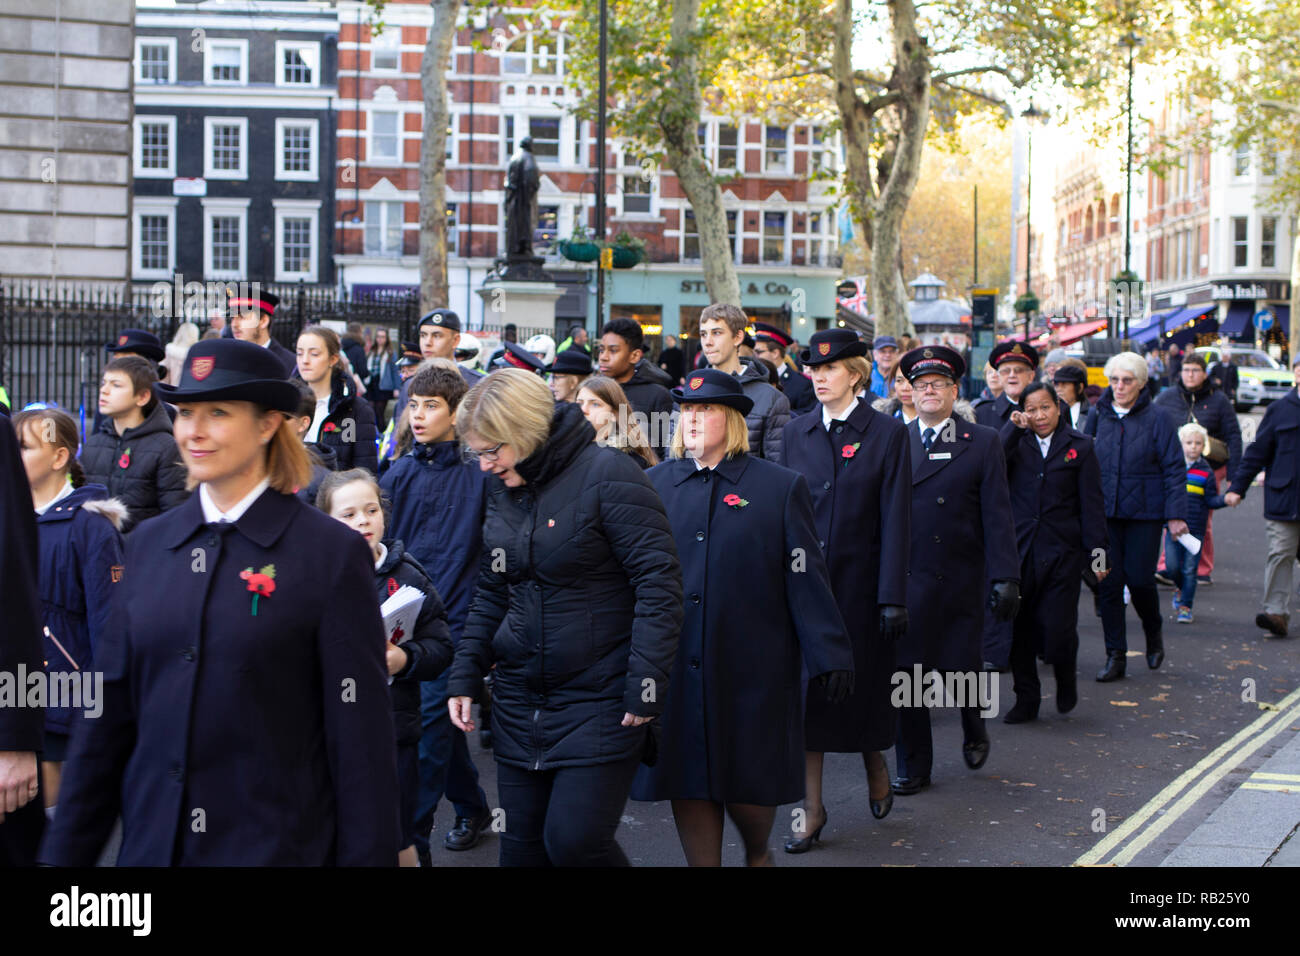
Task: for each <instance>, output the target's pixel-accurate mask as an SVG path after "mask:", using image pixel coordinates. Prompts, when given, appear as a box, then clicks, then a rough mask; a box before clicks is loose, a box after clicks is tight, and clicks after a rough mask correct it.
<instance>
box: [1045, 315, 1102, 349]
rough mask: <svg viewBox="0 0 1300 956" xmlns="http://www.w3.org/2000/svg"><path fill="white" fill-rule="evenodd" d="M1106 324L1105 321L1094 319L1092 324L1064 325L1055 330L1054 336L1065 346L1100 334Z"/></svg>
mask: <svg viewBox="0 0 1300 956" xmlns="http://www.w3.org/2000/svg"><path fill="white" fill-rule="evenodd" d="M1107 324H1108V320H1107V319H1096V320H1094V321H1092V322H1078V323H1075V324H1074V325H1064V326H1062V327H1061V328H1059V329H1057V330H1056V335H1057V337H1058V338H1059V339H1060V340H1061V345H1062V346H1066V345H1070V344H1072V343H1074V342H1077V341H1079V339H1086V338H1087V337H1088V336H1090V335H1093V334H1094V333H1096V332H1100V331H1101V330H1102V329H1104V328H1106V326H1107Z"/></svg>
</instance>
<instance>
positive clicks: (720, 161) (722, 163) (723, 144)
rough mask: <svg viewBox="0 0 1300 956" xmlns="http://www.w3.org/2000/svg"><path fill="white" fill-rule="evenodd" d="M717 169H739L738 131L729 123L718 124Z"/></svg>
mask: <svg viewBox="0 0 1300 956" xmlns="http://www.w3.org/2000/svg"><path fill="white" fill-rule="evenodd" d="M717 168H718V169H719V170H731V169H739V168H740V130H739V129H738V128H736V127H735V126H732V125H731V124H730V123H719V124H718V150H717Z"/></svg>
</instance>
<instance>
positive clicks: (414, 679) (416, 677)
mask: <svg viewBox="0 0 1300 956" xmlns="http://www.w3.org/2000/svg"><path fill="white" fill-rule="evenodd" d="M316 504H317V507H319V508H320V510H321V511H324V512H325V513H326V514H328V515H329V516H330V517H331V518H334V519H336V520H338V521H342V522H343V523H344V524H345V525H347V526H348V527H349V528H351V529H352V530H353V531H356V532H357V533H359V534H360V535H361V536H362V537H363V538H365V539H366V545H367V546H368V547H369V548H370V553H371V554H372V555H374V559H375V585H376V587H377V589H378V596H379V603H380V604H383V602H384V601H386V600H388V598H389V597H391V596H392V595H393V594H394V593H396V592H397V591H398V590H399V589H400V588H401V587H402V586H403V585H409V586H410V587H413V588H415V589H416V590H417V591H421V592H423V593H424V603H423V604H422V605H421V606H420V613H419V615H418V616H417V617H416V621H415V631H414V633H412V634H411V635H410V637H409V638H408V639H407V640H406V641H403V642H402V643H401V644H398V643H396V640H397V636H396V635H390V637H389V642H388V644H387V645H386V648H385V660H386V663H387V665H388V677H389V679H390V680H391V681H392V683H391V684H390V685H389V687H388V692H389V697H390V699H391V701H392V705H393V725H394V729H395V730H396V733H397V776H398V783H399V785H400V788H401V794H402V852H401V853H400V854H399V857H398V859H399V860H400V861H401V865H402V866H416V865H417V864H416V856H415V815H416V796H417V793H418V790H419V784H420V779H419V777H420V729H421V727H420V684H419V682H420V681H426V680H433V679H434V678H436V677H437V676H438V675H439V674H441V673H442V672H443V671H445V670H446V669H447V667H448V665H450V664H451V658H452V653H453V647H452V643H451V632H450V631H449V630H448V628H447V612H446V610H445V609H444V608H443V606H442V599H441V598H439V597H438V592H437V590H436V589H435V588H434V586H433V582H432V581H430V580H429V576H428V575H427V574H425V573H424V568H422V567H420V564H419V562H418V561H416V560H415V558H413V557H411V556H410V554H408V553H407V552H406V549H405V548H404V547H403V546H402V542H401V541H389V542H388V543H387V544H385V543H384V529H385V526H386V525H387V515H386V513H385V511H386V509H385V507H384V503H383V502H382V500H381V497H380V492H379V484H378V483H377V482H376V481H375V479H374V476H372V475H371V474H370V472H368V471H366V470H365V469H364V468H352V469H350V470H348V471H338V472H331V473H330V474H329V475H327V476H326V477H325V480H324V481H323V482H322V483H321V488H320V492H319V494H318V496H317V498H316Z"/></svg>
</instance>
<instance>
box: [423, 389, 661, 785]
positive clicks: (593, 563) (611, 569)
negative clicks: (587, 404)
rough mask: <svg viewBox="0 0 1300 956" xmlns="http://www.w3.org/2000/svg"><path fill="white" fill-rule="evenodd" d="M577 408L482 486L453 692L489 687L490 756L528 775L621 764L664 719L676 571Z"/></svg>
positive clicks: (650, 509) (644, 505)
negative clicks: (472, 578) (482, 514)
mask: <svg viewBox="0 0 1300 956" xmlns="http://www.w3.org/2000/svg"><path fill="white" fill-rule="evenodd" d="M595 437H596V433H595V432H594V431H593V430H592V427H591V426H590V425H589V424H587V420H586V419H585V418H583V415H582V410H581V409H579V408H578V406H576V405H572V404H563V405H558V406H557V407H556V409H555V417H554V418H553V420H552V422H551V432H550V436H549V437H548V438H547V440H546V442H545V443H544V444H543V445H542V447H541V448H539V449H538V450H537V451H536V452H534V453H533V454H532V455H530V456H529V457H528V458H526V459H524V460H523V461H522V462H520V463H519V464H518V465H516V467H515V470H516V471H517V472H518V473H519V475H520V476H521V477H523V478H524V479H525V481H526V482H527V484H525V485H523V486H522V487H519V488H507V487H506V486H505V485H504V484H503V483H502V482H501V480H500V479H499V478H495V477H492V478H489V491H488V503H487V515H486V518H485V520H484V522H483V554H482V558H481V559H480V566H479V567H480V570H479V577H478V586H477V590H476V591H475V594H474V599H473V601H472V602H471V604H470V610H469V618H468V620H467V621H466V622H465V630H464V633H463V634H462V636H461V639H460V643H459V644H458V645H457V647H456V658H455V661H454V662H453V664H452V669H451V677H450V680H449V681H448V695H449V696H451V697H474V698H477V697H478V696H479V694H480V693H481V691H482V688H483V676H484V675H485V674H487V672H488V670H489V669H490V668H491V667H492V665H493V664H494V663H495V664H496V670H495V672H494V674H493V684H492V732H493V739H494V743H493V750H494V752H495V753H496V758H497V760H498V761H500V762H501V763H505V764H509V765H510V766H514V767H520V768H523V769H528V770H550V769H554V768H557V767H572V766H588V765H592V764H600V763H610V762H613V761H619V760H624V759H626V758H628V757H629V756H631V755H632V754H633V753H635V752H639V751H640V750H641V748H642V747H643V746H644V744H645V737H646V733H647V730H646V729H645V727H623V726H621V724H622V722H623V715H624V714H625V713H632V714H635V715H637V716H641V717H654V716H658V715H659V714H660V713H662V712H663V707H664V695H665V694H666V693H667V690H668V674H669V672H670V671H671V670H672V666H673V656H674V654H675V653H676V651H677V635H678V632H679V631H680V630H681V623H682V572H681V567H680V565H679V564H678V563H677V549H676V547H675V546H674V545H673V538H672V531H671V529H670V527H669V524H668V518H667V516H666V515H665V514H664V508H663V504H662V503H661V502H660V501H659V496H658V495H656V494H655V491H654V489H653V488H652V487H651V485H650V481H649V480H648V479H647V478H646V476H645V473H644V472H643V471H642V470H641V469H640V468H639V467H638V466H637V464H636V462H634V461H633V460H632V458H631V456H630V455H625V454H623V453H622V452H621V451H617V450H615V449H613V448H602V447H601V446H599V445H597V444H596V443H595Z"/></svg>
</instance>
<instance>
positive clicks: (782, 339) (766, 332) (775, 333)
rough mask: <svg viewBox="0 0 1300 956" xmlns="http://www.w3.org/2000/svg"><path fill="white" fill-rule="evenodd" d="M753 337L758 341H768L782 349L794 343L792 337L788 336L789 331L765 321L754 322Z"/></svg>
mask: <svg viewBox="0 0 1300 956" xmlns="http://www.w3.org/2000/svg"><path fill="white" fill-rule="evenodd" d="M754 338H755V339H756V340H757V341H759V342H769V343H771V344H772V345H775V346H777V347H778V348H780V349H782V350H783V351H788V350H789V348H790V346H792V345H794V339H793V338H791V337H790V333H789V332H786V331H784V330H783V329H778V328H777V327H776V326H775V325H769V324H768V323H766V322H755V323H754Z"/></svg>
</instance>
